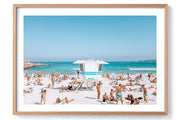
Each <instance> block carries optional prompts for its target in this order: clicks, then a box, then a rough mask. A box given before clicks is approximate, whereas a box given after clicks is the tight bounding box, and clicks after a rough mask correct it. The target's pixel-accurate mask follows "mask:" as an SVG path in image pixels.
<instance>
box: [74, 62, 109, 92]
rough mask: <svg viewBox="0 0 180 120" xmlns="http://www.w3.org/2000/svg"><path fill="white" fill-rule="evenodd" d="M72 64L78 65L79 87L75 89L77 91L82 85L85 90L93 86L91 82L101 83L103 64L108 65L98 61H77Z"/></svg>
mask: <svg viewBox="0 0 180 120" xmlns="http://www.w3.org/2000/svg"><path fill="white" fill-rule="evenodd" d="M74 64H79V67H80V72H78V74H79V75H78V77H79V81H81V83H82V84H81V85H79V86H78V87H77V89H76V90H78V89H79V88H80V87H81V86H82V85H83V84H85V85H86V87H87V89H88V90H89V88H91V87H92V86H93V82H97V81H102V80H103V78H102V67H103V64H108V63H106V62H104V61H99V60H78V61H76V62H74Z"/></svg>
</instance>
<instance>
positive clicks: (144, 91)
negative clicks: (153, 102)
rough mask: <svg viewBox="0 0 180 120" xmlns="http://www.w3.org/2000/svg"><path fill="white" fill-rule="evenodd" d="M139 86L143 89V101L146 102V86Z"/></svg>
mask: <svg viewBox="0 0 180 120" xmlns="http://www.w3.org/2000/svg"><path fill="white" fill-rule="evenodd" d="M141 88H142V89H143V95H144V101H145V102H146V103H148V101H147V96H148V94H147V88H146V87H145V86H144V85H142V86H141Z"/></svg>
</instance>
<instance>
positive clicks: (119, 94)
mask: <svg viewBox="0 0 180 120" xmlns="http://www.w3.org/2000/svg"><path fill="white" fill-rule="evenodd" d="M102 76H103V77H104V78H105V79H106V80H107V81H108V83H109V85H110V86H111V87H112V88H111V90H110V91H109V92H107V91H106V92H105V93H103V94H101V91H102V86H103V82H101V81H97V82H92V84H93V86H96V90H97V100H98V101H101V102H102V103H103V104H104V103H114V104H119V102H120V103H121V104H124V101H126V102H125V103H126V104H130V105H138V104H140V102H141V100H144V102H145V103H148V99H147V97H148V90H147V89H151V88H155V87H154V86H153V85H151V86H150V87H149V88H147V87H146V86H145V84H142V83H141V78H143V74H142V73H140V74H139V75H136V77H135V78H132V77H131V76H130V75H129V73H127V75H123V74H117V75H113V76H112V75H110V74H108V73H107V74H106V75H104V74H103V75H102ZM44 77H48V78H49V80H50V82H49V84H48V85H47V86H46V87H44V88H42V89H41V92H40V93H41V101H40V103H41V104H46V95H47V90H48V89H52V88H54V87H55V84H60V83H61V82H63V81H66V80H71V81H70V82H69V83H68V84H67V85H66V86H63V85H61V88H59V93H65V92H74V91H75V86H74V85H81V84H82V81H78V79H77V77H75V76H70V74H68V73H65V74H63V75H62V74H59V73H58V72H56V73H49V74H46V73H45V71H42V72H35V73H33V74H32V73H31V72H29V73H26V74H25V80H26V81H27V86H29V85H30V84H33V85H38V86H42V85H43V82H42V81H43V78H44ZM146 78H147V79H148V80H149V82H150V83H156V82H157V78H156V76H154V75H153V73H150V74H148V75H147V76H146ZM122 81H128V82H126V84H122V83H121V82H122ZM135 85H137V86H140V87H139V88H131V86H135ZM128 87H129V88H128ZM156 89H157V88H156ZM78 90H81V87H80V88H79V89H78ZM125 91H129V92H131V91H138V92H142V93H143V96H134V95H132V94H128V95H127V97H124V95H123V93H124V92H125ZM32 92H33V88H32V87H29V88H28V89H27V90H25V89H24V91H23V93H24V95H25V94H27V93H32ZM150 94H153V95H154V96H156V95H157V92H156V91H154V92H153V93H150ZM77 95H78V94H77ZM60 98H61V97H60V96H57V99H56V100H55V101H56V103H57V104H60V103H61V104H68V103H70V102H73V101H75V100H74V99H70V100H68V99H67V97H65V98H64V99H60Z"/></svg>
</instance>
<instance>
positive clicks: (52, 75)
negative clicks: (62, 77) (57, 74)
mask: <svg viewBox="0 0 180 120" xmlns="http://www.w3.org/2000/svg"><path fill="white" fill-rule="evenodd" d="M51 83H52V87H54V74H51Z"/></svg>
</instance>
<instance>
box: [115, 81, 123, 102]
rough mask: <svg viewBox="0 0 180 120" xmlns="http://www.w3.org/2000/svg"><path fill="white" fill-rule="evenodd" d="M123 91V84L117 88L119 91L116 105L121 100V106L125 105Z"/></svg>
mask: <svg viewBox="0 0 180 120" xmlns="http://www.w3.org/2000/svg"><path fill="white" fill-rule="evenodd" d="M122 89H123V86H122V85H121V84H119V86H117V87H116V91H117V101H116V104H118V101H119V99H120V100H121V104H123V99H122V97H123V95H122Z"/></svg>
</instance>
